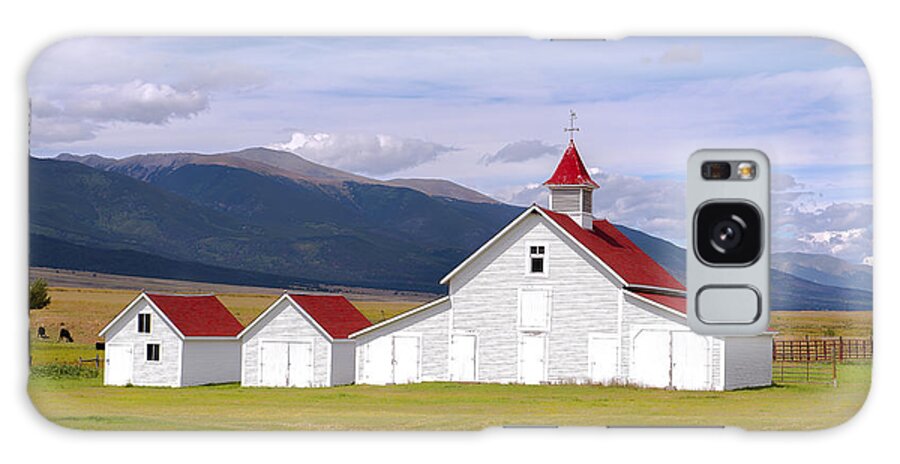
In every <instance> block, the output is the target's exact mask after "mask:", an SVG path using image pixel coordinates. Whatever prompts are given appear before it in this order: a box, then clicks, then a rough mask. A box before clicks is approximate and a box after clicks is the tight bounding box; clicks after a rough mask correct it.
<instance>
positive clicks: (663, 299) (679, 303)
mask: <svg viewBox="0 0 900 464" xmlns="http://www.w3.org/2000/svg"><path fill="white" fill-rule="evenodd" d="M632 293H634V294H635V295H638V296H640V297H643V298H646V299H648V300H650V301H653V302H656V303H659V304H661V305H663V306H665V307H667V308H671V309H674V310H675V311H678V312H679V313H681V314H687V298H685V297H683V296H674V295H661V294H659V293H650V292H635V291H632Z"/></svg>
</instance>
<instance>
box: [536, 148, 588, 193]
mask: <svg viewBox="0 0 900 464" xmlns="http://www.w3.org/2000/svg"><path fill="white" fill-rule="evenodd" d="M544 185H580V186H588V187H593V188H597V187H599V185H597V183H596V182H594V180H593V179H591V175H590V174H589V173H588V171H587V169H585V167H584V163H583V162H581V156H580V155H579V154H578V149H577V148H575V142H574V141H572V140H569V146H568V148H566V152H565V153H563V156H562V159H561V160H560V161H559V165H557V166H556V171H554V172H553V175H552V176H550V178H549V179H547V181H546V182H544Z"/></svg>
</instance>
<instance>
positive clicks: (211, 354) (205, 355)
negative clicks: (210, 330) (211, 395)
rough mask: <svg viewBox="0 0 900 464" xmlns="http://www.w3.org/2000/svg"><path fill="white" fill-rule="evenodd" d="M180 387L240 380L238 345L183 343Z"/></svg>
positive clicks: (206, 341)
mask: <svg viewBox="0 0 900 464" xmlns="http://www.w3.org/2000/svg"><path fill="white" fill-rule="evenodd" d="M181 378H182V386H190V385H205V384H212V383H228V382H237V381H239V380H240V379H241V342H240V341H238V340H197V339H187V340H185V342H184V364H183V366H182V371H181Z"/></svg>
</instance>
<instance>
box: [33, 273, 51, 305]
mask: <svg viewBox="0 0 900 464" xmlns="http://www.w3.org/2000/svg"><path fill="white" fill-rule="evenodd" d="M48 304H50V295H49V293H48V292H47V281H46V280H44V279H36V280H34V281H33V282H31V284H30V285H29V286H28V309H41V308H44V307H46V306H47V305H48Z"/></svg>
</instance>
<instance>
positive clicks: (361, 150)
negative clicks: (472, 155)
mask: <svg viewBox="0 0 900 464" xmlns="http://www.w3.org/2000/svg"><path fill="white" fill-rule="evenodd" d="M269 147H270V148H273V149H276V150H285V151H290V152H293V153H295V154H298V155H300V156H302V157H304V158H308V159H310V160H313V161H316V162H318V163H322V164H325V165H327V166H331V167H335V168H339V169H346V170H349V171H352V172H357V173H363V174H372V175H379V174H388V173H392V172H396V171H400V170H402V169H407V168H410V167H412V166H417V165H420V164H422V163H426V162H428V161H431V160H434V159H435V158H437V157H439V156H441V155H443V154H444V153H448V152H451V151H455V150H457V149H456V148H454V147H449V146H446V145H441V144H437V143H432V142H427V141H424V140H419V139H412V138H403V137H395V136H392V135H381V134H379V135H360V134H327V133H315V134H312V133H311V134H307V133H304V132H295V133H293V134H292V135H291V140H290V141H288V142H286V143H274V144H271V145H269Z"/></svg>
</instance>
